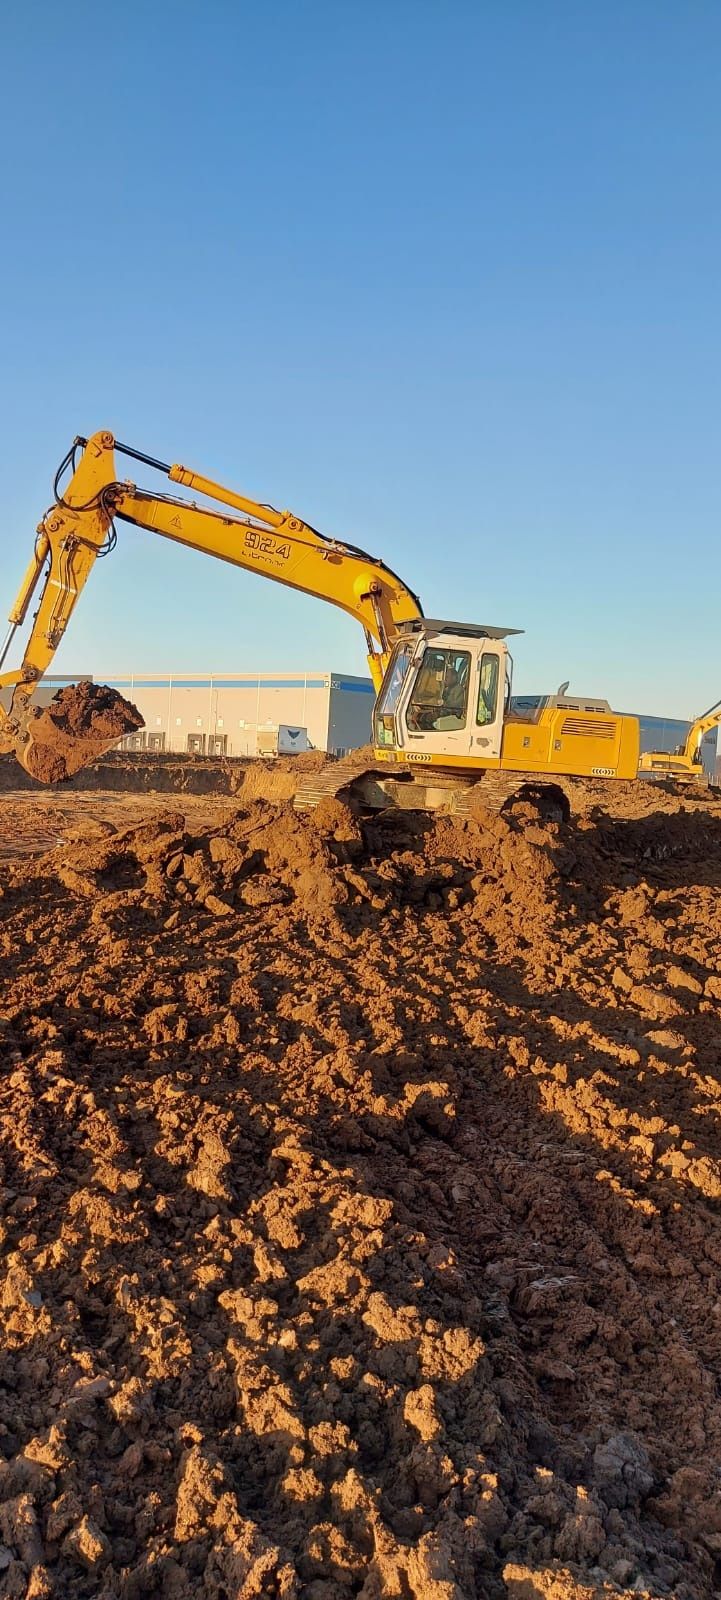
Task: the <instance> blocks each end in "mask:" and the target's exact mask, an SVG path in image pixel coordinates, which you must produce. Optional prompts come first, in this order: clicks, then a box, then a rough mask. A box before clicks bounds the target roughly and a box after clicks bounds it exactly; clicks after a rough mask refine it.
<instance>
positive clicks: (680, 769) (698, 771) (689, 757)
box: [638, 700, 721, 784]
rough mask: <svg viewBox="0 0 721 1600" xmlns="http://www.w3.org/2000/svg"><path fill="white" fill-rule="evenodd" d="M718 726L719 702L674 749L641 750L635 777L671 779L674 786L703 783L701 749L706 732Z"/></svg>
mask: <svg viewBox="0 0 721 1600" xmlns="http://www.w3.org/2000/svg"><path fill="white" fill-rule="evenodd" d="M720 723H721V700H717V701H716V704H715V705H713V706H709V709H708V711H704V712H702V714H701V716H700V717H697V718H696V721H695V722H692V724H691V727H690V728H689V730H688V733H687V735H686V738H685V740H684V743H683V744H681V745H679V746H678V748H677V749H676V750H644V752H643V755H642V756H641V757H640V759H639V763H638V771H639V776H640V777H643V778H649V777H651V778H661V779H663V778H671V779H673V780H674V781H675V782H676V783H702V784H703V783H707V782H708V779H707V776H706V769H705V767H704V764H703V756H702V753H701V746H702V744H703V741H704V738H705V736H706V734H707V733H710V732H711V729H712V728H717V727H718V726H719V724H720Z"/></svg>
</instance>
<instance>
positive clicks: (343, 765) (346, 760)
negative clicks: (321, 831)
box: [293, 750, 370, 811]
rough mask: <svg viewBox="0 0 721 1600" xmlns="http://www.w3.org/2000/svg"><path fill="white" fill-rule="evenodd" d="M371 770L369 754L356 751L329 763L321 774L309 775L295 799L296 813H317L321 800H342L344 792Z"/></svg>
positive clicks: (322, 769)
mask: <svg viewBox="0 0 721 1600" xmlns="http://www.w3.org/2000/svg"><path fill="white" fill-rule="evenodd" d="M369 770H370V764H369V760H368V756H367V754H366V755H365V756H364V755H363V754H362V753H361V754H360V756H359V752H358V751H357V750H354V751H353V752H352V753H351V754H350V755H348V756H341V759H340V761H329V762H328V765H327V766H325V767H321V770H320V772H313V773H309V774H308V776H307V778H305V779H304V780H303V782H302V783H301V785H300V788H299V789H298V790H297V792H296V794H295V795H294V797H293V808H294V810H295V811H315V808H316V806H318V805H320V802H321V800H335V799H340V798H341V796H342V791H343V790H346V789H348V788H349V787H350V785H351V784H352V783H354V782H357V780H358V779H359V778H362V777H364V776H365V774H366V773H368V772H369Z"/></svg>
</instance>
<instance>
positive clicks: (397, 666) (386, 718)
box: [374, 642, 413, 745]
mask: <svg viewBox="0 0 721 1600" xmlns="http://www.w3.org/2000/svg"><path fill="white" fill-rule="evenodd" d="M412 655H413V645H412V644H411V643H410V642H409V643H408V644H397V645H396V647H395V650H394V652H393V655H392V656H391V659H390V663H389V665H388V670H387V672H386V675H385V679H384V681H383V684H382V687H381V692H380V694H379V696H378V702H377V705H376V710H375V717H374V723H375V739H376V744H378V745H384V744H385V745H394V744H395V742H396V739H395V714H396V711H397V709H398V702H399V700H400V697H401V690H402V688H403V684H404V683H405V680H406V674H407V672H408V668H409V666H410V664H411V657H412Z"/></svg>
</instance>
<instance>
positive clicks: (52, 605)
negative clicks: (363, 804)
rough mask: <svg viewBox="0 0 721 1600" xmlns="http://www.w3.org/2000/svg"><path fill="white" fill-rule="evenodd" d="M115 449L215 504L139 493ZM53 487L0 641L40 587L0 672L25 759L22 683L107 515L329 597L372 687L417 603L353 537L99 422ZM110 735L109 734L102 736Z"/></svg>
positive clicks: (29, 685)
mask: <svg viewBox="0 0 721 1600" xmlns="http://www.w3.org/2000/svg"><path fill="white" fill-rule="evenodd" d="M116 454H122V455H124V456H126V457H130V458H131V459H133V460H135V461H139V462H142V463H144V464H145V465H146V466H149V467H151V468H153V469H155V470H157V471H160V472H163V473H165V474H166V476H167V477H168V478H169V479H170V481H171V482H172V483H177V484H182V485H183V486H184V487H186V488H188V489H191V490H194V491H195V492H196V493H198V494H200V495H203V496H204V497H206V498H207V499H211V500H214V501H216V502H218V503H219V504H220V505H222V506H223V507H224V508H225V509H223V510H218V509H216V508H215V507H211V506H208V505H198V504H197V503H196V502H195V500H187V499H183V498H181V497H179V496H174V495H171V494H165V493H155V494H153V493H149V492H148V491H147V490H145V489H139V488H137V487H136V486H135V484H133V483H130V482H127V481H126V482H121V481H119V479H118V476H117V471H116V464H115V458H116ZM71 462H72V465H73V472H72V476H71V478H70V482H69V483H68V485H67V487H66V488H64V489H63V490H62V491H61V490H60V487H59V480H60V477H61V475H62V471H63V468H64V467H65V465H66V464H67V465H69V464H70V463H71ZM55 491H56V499H55V503H54V504H53V505H52V506H51V507H50V510H49V511H47V512H46V514H45V516H44V517H43V519H42V522H41V523H40V525H39V527H38V530H37V537H36V543H35V550H34V553H33V556H32V558H31V561H30V563H29V566H28V568H27V571H26V573H25V576H24V578H23V581H22V584H21V586H20V590H19V593H18V596H17V599H16V601H15V605H14V606H13V608H12V611H11V612H10V631H9V633H8V636H7V638H6V640H5V644H4V646H3V649H2V652H1V653H0V666H2V665H3V664H4V661H5V658H6V656H7V652H8V649H9V646H10V643H11V641H12V638H13V636H14V634H15V631H16V629H17V628H18V627H20V626H21V625H22V623H23V622H24V621H25V619H26V617H27V613H28V610H29V607H30V603H31V601H32V599H33V596H34V595H35V593H36V591H37V589H38V588H40V600H39V604H38V609H37V611H36V613H35V617H34V619H33V624H32V627H31V630H30V634H29V637H28V640H27V643H26V647H25V651H24V655H23V659H22V663H21V665H20V667H19V668H17V669H16V670H15V671H12V672H5V673H0V690H2V689H5V690H8V689H9V690H11V699H10V707H9V710H8V711H7V712H3V713H2V717H1V719H0V751H8V750H14V751H15V753H16V754H17V756H18V759H19V760H20V761H21V762H22V763H23V765H25V766H27V765H28V753H29V735H30V730H31V729H32V726H33V720H32V712H33V707H32V696H33V692H34V689H35V687H36V685H37V684H38V683H39V681H40V679H41V678H42V677H43V675H44V674H45V673H46V672H47V670H48V668H49V667H50V665H51V662H52V660H53V657H54V655H55V652H56V650H57V648H58V645H59V644H60V641H61V639H62V637H63V635H64V633H65V630H66V628H67V626H68V623H69V621H70V618H71V616H72V614H73V611H74V609H75V606H76V604H77V601H78V599H79V597H80V594H81V593H82V590H83V588H84V586H85V584H86V582H87V580H88V578H89V576H90V573H91V571H92V568H93V566H94V564H95V562H96V560H97V559H98V557H102V556H103V555H105V554H106V553H108V551H109V549H110V548H111V547H112V544H113V543H114V540H115V522H116V521H117V520H120V521H124V522H129V523H133V524H134V525H135V526H136V527H140V528H146V529H149V530H150V531H152V532H154V533H158V534H161V535H162V537H163V538H166V539H172V540H173V541H174V542H175V543H177V544H184V545H187V546H189V548H191V549H193V550H201V551H203V552H204V553H205V554H206V555H211V556H215V557H216V558H218V559H219V560H221V561H228V562H230V563H231V564H232V565H233V566H237V567H243V568H244V569H245V570H246V571H251V572H253V571H254V572H258V573H260V574H262V576H264V577H266V578H272V579H273V580H274V581H275V582H277V583H283V584H286V585H287V586H289V587H290V588H294V589H300V590H301V591H302V592H303V593H305V594H311V595H316V596H318V598H320V599H323V600H327V601H329V602H330V603H331V604H333V605H336V606H340V607H341V608H342V609H343V610H344V611H347V612H348V613H349V614H350V615H351V616H353V617H355V618H356V620H357V621H359V622H360V623H361V625H362V627H363V629H364V631H365V635H366V642H367V646H368V663H369V666H370V670H371V675H372V677H373V682H374V684H375V687H376V691H378V689H379V688H380V685H381V683H382V681H383V675H384V671H385V667H386V665H387V662H388V659H389V656H390V653H391V651H392V649H393V646H394V644H395V642H396V640H397V638H398V630H399V627H400V626H401V625H402V624H403V623H406V622H411V621H414V620H416V619H417V618H419V617H422V615H423V612H422V608H421V604H420V601H419V600H418V598H417V596H416V595H414V594H413V593H412V591H411V590H410V589H409V588H408V586H407V585H406V584H405V583H403V581H402V579H401V578H399V577H398V576H397V575H396V573H394V572H392V571H391V569H390V568H389V567H387V566H386V565H385V563H384V562H382V561H379V560H377V559H376V558H374V557H372V556H369V555H367V554H366V552H365V551H363V550H360V549H358V548H357V547H356V546H354V545H350V544H347V543H344V542H343V541H342V540H339V539H330V538H327V537H325V536H324V535H323V534H321V533H318V532H317V530H316V529H314V528H312V527H311V526H310V524H308V523H305V522H303V520H302V519H301V518H300V517H296V516H294V515H293V513H292V512H290V511H277V510H276V509H275V508H274V507H272V506H269V505H264V504H262V503H260V502H259V501H255V500H252V499H249V498H248V497H247V496H245V495H241V494H236V493H234V492H233V491H232V490H230V489H226V488H224V487H223V486H222V485H221V484H218V483H215V482H213V481H212V480H211V479H209V478H205V477H202V476H201V475H200V474H198V473H195V472H193V471H191V470H189V469H188V468H187V467H183V466H179V465H175V466H172V465H169V464H167V463H165V462H162V461H158V460H157V459H156V458H155V457H152V456H148V455H145V454H144V453H143V452H142V451H139V450H135V449H133V448H131V447H130V446H127V445H122V444H119V443H117V442H116V440H115V439H114V438H113V435H112V434H110V433H106V432H100V433H95V434H93V436H92V438H90V439H82V438H79V439H76V440H75V443H74V445H73V447H72V449H71V451H70V452H68V456H66V458H65V462H64V463H63V464H62V465H61V468H60V469H59V472H58V475H57V476H56V480H55ZM231 513H232V514H231ZM116 739H117V735H115V736H114V738H112V739H111V740H110V742H115V741H116ZM30 742H31V740H30ZM105 747H106V748H107V744H106V746H105ZM100 753H101V751H100V750H98V749H97V748H96V747H95V746H92V748H91V747H90V746H89V747H88V750H87V751H86V752H84V753H80V752H79V754H81V759H80V761H79V764H85V761H86V760H91V759H94V758H95V757H96V756H97V755H98V754H100Z"/></svg>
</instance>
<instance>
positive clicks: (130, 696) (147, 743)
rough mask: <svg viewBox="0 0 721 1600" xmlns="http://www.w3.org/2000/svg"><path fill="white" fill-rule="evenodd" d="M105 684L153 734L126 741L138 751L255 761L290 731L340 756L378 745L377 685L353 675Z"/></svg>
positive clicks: (154, 678)
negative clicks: (373, 741)
mask: <svg viewBox="0 0 721 1600" xmlns="http://www.w3.org/2000/svg"><path fill="white" fill-rule="evenodd" d="M98 681H100V682H107V683H109V684H110V686H111V687H112V688H113V689H117V690H119V692H120V693H121V694H123V695H125V698H126V699H127V700H131V701H132V702H133V704H134V705H136V706H137V708H138V710H139V712H140V714H141V716H142V717H143V720H144V722H145V728H144V729H143V730H142V731H141V732H140V733H138V734H134V735H131V737H130V738H129V739H128V740H125V741H124V743H125V745H126V747H128V748H131V749H136V750H143V749H144V750H166V751H184V752H186V753H187V752H189V751H190V752H192V753H195V754H198V755H228V756H254V755H256V754H257V753H258V750H259V747H260V748H261V749H262V748H264V747H265V746H266V744H267V739H268V735H272V734H273V733H274V732H277V730H278V729H279V728H282V727H284V726H285V727H287V728H291V729H305V730H306V733H307V736H308V742H309V744H310V745H311V746H312V747H313V748H314V749H316V750H327V751H330V752H332V753H333V754H334V755H340V754H343V753H344V752H345V751H347V750H354V749H357V748H358V746H359V745H362V744H367V743H368V740H369V738H370V733H371V711H372V709H373V701H374V690H373V685H372V683H371V680H370V678H357V677H353V676H352V675H351V674H349V673H344V672H299V673H290V672H265V673H251V672H241V673H219V674H218V675H217V676H216V675H214V674H210V675H207V676H203V675H202V674H199V675H197V676H196V675H194V674H192V673H178V675H177V677H176V676H175V675H170V674H169V675H168V676H167V677H166V676H164V675H162V674H160V673H152V674H151V673H148V674H142V673H129V674H128V675H127V676H124V677H117V678H108V679H103V678H99V679H98Z"/></svg>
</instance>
